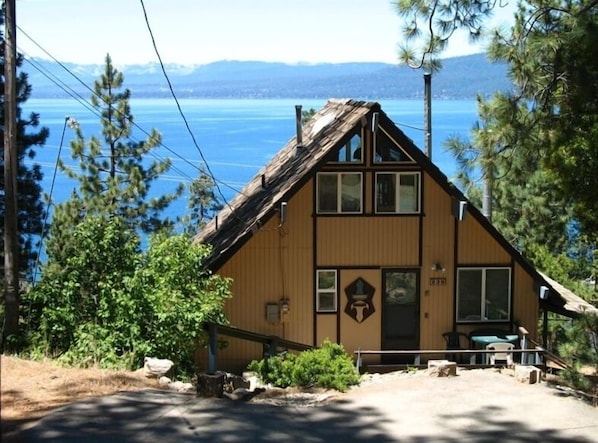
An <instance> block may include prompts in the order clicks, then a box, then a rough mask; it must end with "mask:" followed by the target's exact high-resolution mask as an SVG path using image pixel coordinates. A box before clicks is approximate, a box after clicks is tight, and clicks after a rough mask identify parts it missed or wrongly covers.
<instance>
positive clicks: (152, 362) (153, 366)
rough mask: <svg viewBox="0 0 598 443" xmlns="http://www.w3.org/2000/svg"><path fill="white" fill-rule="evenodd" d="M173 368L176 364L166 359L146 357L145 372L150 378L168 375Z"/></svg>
mask: <svg viewBox="0 0 598 443" xmlns="http://www.w3.org/2000/svg"><path fill="white" fill-rule="evenodd" d="M173 366H174V363H173V362H172V361H171V360H168V359H165V358H153V357H145V363H144V365H143V371H144V374H145V376H146V377H148V378H160V377H162V376H164V375H166V374H167V373H168V372H169V371H170V370H171V369H172V367H173Z"/></svg>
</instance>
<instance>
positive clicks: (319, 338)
mask: <svg viewBox="0 0 598 443" xmlns="http://www.w3.org/2000/svg"><path fill="white" fill-rule="evenodd" d="M338 315H339V314H318V315H317V317H316V329H317V334H316V345H317V346H320V345H321V344H322V343H323V342H324V340H330V341H331V342H332V343H337V342H338V337H337V336H336V335H337V333H336V329H337V326H336V325H337V319H338Z"/></svg>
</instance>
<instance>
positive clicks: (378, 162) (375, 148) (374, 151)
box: [371, 126, 415, 166]
mask: <svg viewBox="0 0 598 443" xmlns="http://www.w3.org/2000/svg"><path fill="white" fill-rule="evenodd" d="M382 133H383V134H384V135H385V136H386V137H388V139H389V140H390V141H391V142H392V143H393V144H394V145H395V146H396V147H397V149H399V150H400V151H401V152H402V153H403V154H404V155H405V156H406V157H407V158H408V159H409V160H376V157H377V155H378V136H379V134H382ZM371 162H372V164H373V165H375V166H382V165H406V164H413V163H415V160H413V158H412V157H411V156H410V155H409V154H407V152H405V150H404V149H403V148H402V147H401V145H400V144H399V143H397V142H396V140H395V139H394V138H393V137H391V135H390V134H389V133H388V132H387V131H385V130H384V128H382V127H381V126H378V130H377V131H376V132H375V133H374V136H373V137H372V160H371Z"/></svg>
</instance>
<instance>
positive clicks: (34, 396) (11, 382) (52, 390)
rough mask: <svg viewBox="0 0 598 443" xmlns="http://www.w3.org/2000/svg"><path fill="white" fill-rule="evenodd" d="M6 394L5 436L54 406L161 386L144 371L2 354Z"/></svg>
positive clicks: (0, 362)
mask: <svg viewBox="0 0 598 443" xmlns="http://www.w3.org/2000/svg"><path fill="white" fill-rule="evenodd" d="M0 387H1V395H2V398H1V400H2V412H1V418H2V422H1V423H2V425H1V435H3V436H5V435H7V434H9V433H11V432H12V431H14V430H15V429H17V428H18V427H21V426H26V425H27V423H30V422H33V421H35V420H37V419H39V418H40V417H43V416H44V415H46V414H47V413H48V412H49V411H51V410H52V409H55V408H57V407H59V406H62V405H64V404H67V403H70V402H72V401H74V400H78V399H81V398H85V397H97V396H103V395H109V394H114V393H116V392H120V391H131V390H136V389H141V388H146V387H152V388H157V387H158V383H157V380H156V379H149V378H146V377H145V376H144V375H143V371H141V370H140V371H135V372H122V371H108V370H101V369H95V368H91V369H74V368H65V367H61V366H58V365H57V364H56V363H54V362H52V361H43V362H41V361H32V360H24V359H21V358H16V357H10V356H5V355H2V356H1V357H0Z"/></svg>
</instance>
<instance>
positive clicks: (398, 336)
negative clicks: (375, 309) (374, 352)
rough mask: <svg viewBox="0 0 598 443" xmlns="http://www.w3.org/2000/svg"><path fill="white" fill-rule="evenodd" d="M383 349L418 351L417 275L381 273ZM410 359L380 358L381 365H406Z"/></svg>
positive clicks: (399, 271)
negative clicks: (382, 363)
mask: <svg viewBox="0 0 598 443" xmlns="http://www.w3.org/2000/svg"><path fill="white" fill-rule="evenodd" d="M382 285H383V286H382V298H383V301H382V349H383V350H410V349H419V271H418V270H415V269H384V270H383V271H382ZM413 358H414V357H413V356H406V357H399V356H383V358H382V361H383V362H384V363H409V362H413Z"/></svg>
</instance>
